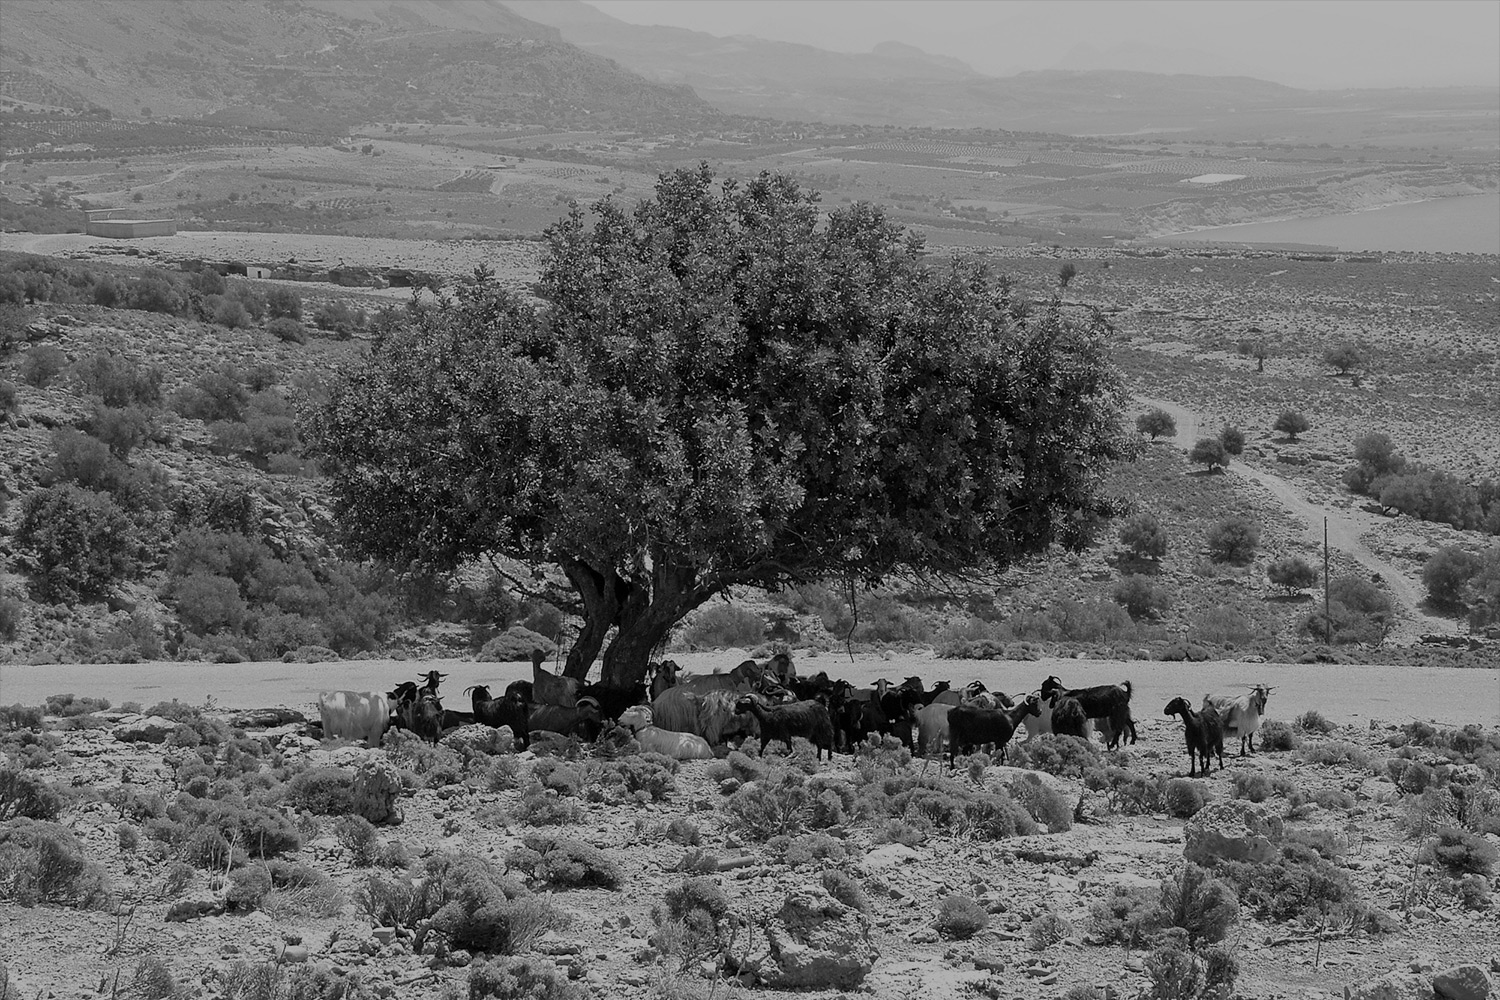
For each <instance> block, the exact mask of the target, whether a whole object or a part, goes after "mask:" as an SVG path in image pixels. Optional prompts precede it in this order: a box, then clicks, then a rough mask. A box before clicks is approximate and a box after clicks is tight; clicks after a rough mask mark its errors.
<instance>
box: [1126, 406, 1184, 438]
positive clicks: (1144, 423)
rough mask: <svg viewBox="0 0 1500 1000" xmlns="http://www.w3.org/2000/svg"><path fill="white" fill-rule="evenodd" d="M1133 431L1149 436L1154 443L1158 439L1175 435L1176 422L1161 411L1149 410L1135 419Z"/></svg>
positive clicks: (1164, 411)
mask: <svg viewBox="0 0 1500 1000" xmlns="http://www.w3.org/2000/svg"><path fill="white" fill-rule="evenodd" d="M1135 429H1136V430H1138V431H1140V432H1141V433H1142V434H1149V435H1151V440H1153V441H1155V440H1156V439H1157V438H1159V437H1167V436H1169V435H1172V434H1176V433H1177V420H1176V419H1175V418H1174V417H1173V416H1172V414H1170V413H1168V412H1167V411H1166V410H1162V409H1154V408H1153V409H1150V410H1147V411H1146V412H1145V413H1142V414H1141V415H1140V416H1138V417H1136V418H1135Z"/></svg>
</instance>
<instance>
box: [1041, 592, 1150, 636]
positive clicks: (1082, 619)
mask: <svg viewBox="0 0 1500 1000" xmlns="http://www.w3.org/2000/svg"><path fill="white" fill-rule="evenodd" d="M1047 617H1048V618H1050V619H1051V620H1052V623H1053V624H1054V625H1056V626H1057V630H1058V631H1059V632H1060V633H1062V636H1063V638H1066V639H1072V640H1073V641H1075V642H1104V641H1106V640H1109V639H1123V638H1128V637H1129V636H1130V635H1132V634H1133V633H1134V631H1135V626H1134V622H1132V621H1131V619H1130V615H1128V614H1127V613H1126V612H1125V609H1124V608H1122V607H1120V606H1119V605H1117V604H1114V603H1113V602H1111V601H1102V600H1093V601H1074V600H1071V599H1064V600H1061V601H1058V602H1057V603H1056V604H1054V605H1053V606H1052V608H1051V610H1049V611H1048V612H1047Z"/></svg>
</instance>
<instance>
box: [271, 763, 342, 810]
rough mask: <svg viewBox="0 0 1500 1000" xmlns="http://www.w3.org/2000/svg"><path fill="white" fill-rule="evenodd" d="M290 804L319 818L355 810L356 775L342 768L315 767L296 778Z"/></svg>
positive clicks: (288, 793) (288, 789)
mask: <svg viewBox="0 0 1500 1000" xmlns="http://www.w3.org/2000/svg"><path fill="white" fill-rule="evenodd" d="M286 797H287V801H288V802H290V803H292V804H293V805H295V806H297V807H298V808H301V809H306V810H307V811H308V812H311V813H315V814H317V815H319V816H343V815H347V814H349V813H351V812H353V811H354V775H353V774H351V773H350V772H349V771H346V770H345V769H344V768H341V767H314V768H309V769H308V770H306V771H302V772H300V773H298V774H295V775H293V776H292V780H291V781H289V782H288V783H287V786H286Z"/></svg>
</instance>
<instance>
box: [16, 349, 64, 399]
mask: <svg viewBox="0 0 1500 1000" xmlns="http://www.w3.org/2000/svg"><path fill="white" fill-rule="evenodd" d="M67 367H68V356H67V355H66V354H64V353H63V351H62V348H60V347H54V346H53V345H52V344H35V345H33V346H31V347H29V348H27V350H26V353H25V354H23V355H21V364H20V374H21V381H23V382H25V383H26V384H27V385H29V386H32V387H33V388H36V389H45V388H46V387H47V386H49V385H51V384H52V383H53V382H54V381H55V380H56V379H57V377H58V376H59V375H61V374H62V373H63V370H64V369H66V368H67Z"/></svg>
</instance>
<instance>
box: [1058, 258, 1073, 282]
mask: <svg viewBox="0 0 1500 1000" xmlns="http://www.w3.org/2000/svg"><path fill="white" fill-rule="evenodd" d="M1077 274H1078V265H1077V264H1074V263H1073V262H1072V261H1071V260H1066V261H1063V265H1062V267H1059V268H1058V269H1057V287H1058V288H1067V287H1068V285H1069V283H1070V282H1072V280H1073V279H1074V277H1076V276H1077Z"/></svg>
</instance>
